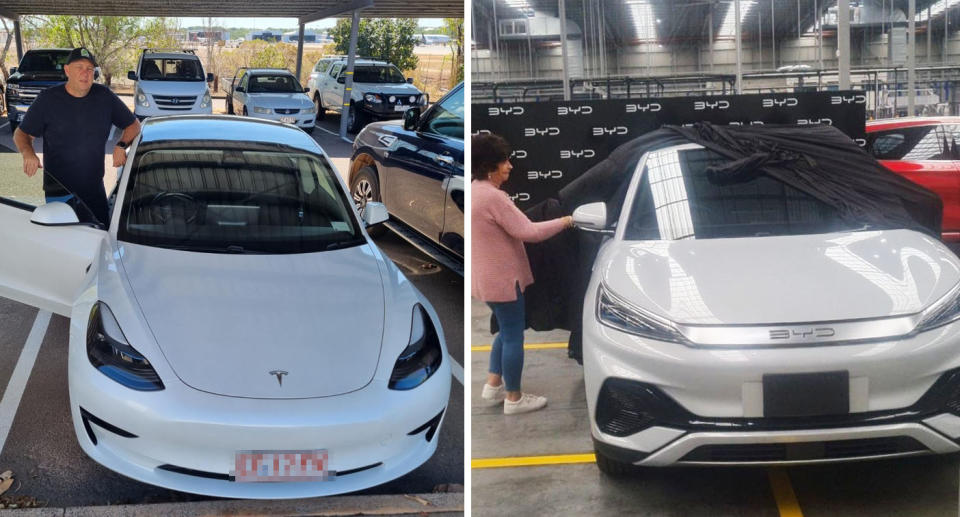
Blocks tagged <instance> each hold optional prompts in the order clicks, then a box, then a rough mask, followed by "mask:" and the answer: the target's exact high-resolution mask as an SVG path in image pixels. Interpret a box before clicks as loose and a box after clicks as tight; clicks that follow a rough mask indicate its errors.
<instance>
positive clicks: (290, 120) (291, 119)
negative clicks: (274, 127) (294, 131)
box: [280, 117, 297, 124]
mask: <svg viewBox="0 0 960 517" xmlns="http://www.w3.org/2000/svg"><path fill="white" fill-rule="evenodd" d="M296 121H297V119H296V117H280V122H283V123H284V124H293V123H294V122H296Z"/></svg>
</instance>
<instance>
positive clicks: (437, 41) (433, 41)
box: [420, 34, 450, 45]
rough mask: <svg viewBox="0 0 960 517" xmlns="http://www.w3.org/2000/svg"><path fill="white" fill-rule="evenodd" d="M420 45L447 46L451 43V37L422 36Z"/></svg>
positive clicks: (437, 35) (440, 35) (438, 35)
mask: <svg viewBox="0 0 960 517" xmlns="http://www.w3.org/2000/svg"><path fill="white" fill-rule="evenodd" d="M420 43H422V44H424V45H446V44H448V43H450V36H446V35H444V34H421V35H420Z"/></svg>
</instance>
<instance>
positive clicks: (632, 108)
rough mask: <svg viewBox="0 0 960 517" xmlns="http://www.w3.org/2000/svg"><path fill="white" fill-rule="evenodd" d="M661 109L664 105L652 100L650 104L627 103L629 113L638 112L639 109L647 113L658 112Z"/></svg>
mask: <svg viewBox="0 0 960 517" xmlns="http://www.w3.org/2000/svg"><path fill="white" fill-rule="evenodd" d="M661 109H663V106H661V105H660V103H657V102H651V103H650V104H627V113H636V112H638V111H639V112H641V113H646V112H648V111H649V112H650V113H656V112H658V111H660V110H661Z"/></svg>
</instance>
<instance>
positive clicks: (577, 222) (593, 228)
mask: <svg viewBox="0 0 960 517" xmlns="http://www.w3.org/2000/svg"><path fill="white" fill-rule="evenodd" d="M573 224H574V226H576V227H577V228H579V229H581V230H585V231H588V232H599V233H606V234H611V235H612V234H613V230H608V229H607V205H606V203H604V202H603V201H599V202H596V203H588V204H586V205H580V206H578V207H577V209H576V210H574V211H573Z"/></svg>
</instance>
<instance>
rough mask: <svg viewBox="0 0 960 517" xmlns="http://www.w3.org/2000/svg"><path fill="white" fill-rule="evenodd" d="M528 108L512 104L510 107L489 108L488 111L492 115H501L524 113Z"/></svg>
mask: <svg viewBox="0 0 960 517" xmlns="http://www.w3.org/2000/svg"><path fill="white" fill-rule="evenodd" d="M525 111H526V110H525V109H523V106H510V107H509V108H487V113H488V114H489V115H490V116H491V117H498V116H500V115H523V113H524V112H525Z"/></svg>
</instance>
